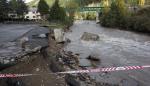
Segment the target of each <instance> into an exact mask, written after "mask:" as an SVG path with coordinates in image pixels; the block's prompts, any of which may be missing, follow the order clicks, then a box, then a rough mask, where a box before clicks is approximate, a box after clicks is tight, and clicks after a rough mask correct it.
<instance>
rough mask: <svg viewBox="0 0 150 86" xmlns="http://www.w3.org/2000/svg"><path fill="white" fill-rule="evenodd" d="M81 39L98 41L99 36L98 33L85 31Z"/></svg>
mask: <svg viewBox="0 0 150 86" xmlns="http://www.w3.org/2000/svg"><path fill="white" fill-rule="evenodd" d="M81 39H82V40H84V41H98V40H99V36H98V35H97V34H93V33H88V32H84V34H83V35H82V37H81Z"/></svg>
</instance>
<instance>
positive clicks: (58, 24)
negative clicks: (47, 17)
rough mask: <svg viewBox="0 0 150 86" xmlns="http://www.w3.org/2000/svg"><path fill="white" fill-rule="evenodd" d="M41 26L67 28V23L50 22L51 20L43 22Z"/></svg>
mask: <svg viewBox="0 0 150 86" xmlns="http://www.w3.org/2000/svg"><path fill="white" fill-rule="evenodd" d="M40 26H42V27H48V28H50V29H55V28H61V29H64V28H66V25H65V24H63V23H52V22H51V23H50V22H44V23H41V24H40Z"/></svg>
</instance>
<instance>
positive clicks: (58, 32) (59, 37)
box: [54, 29, 64, 43]
mask: <svg viewBox="0 0 150 86" xmlns="http://www.w3.org/2000/svg"><path fill="white" fill-rule="evenodd" d="M54 37H55V40H56V42H59V43H60V42H63V41H64V31H63V30H62V29H54Z"/></svg>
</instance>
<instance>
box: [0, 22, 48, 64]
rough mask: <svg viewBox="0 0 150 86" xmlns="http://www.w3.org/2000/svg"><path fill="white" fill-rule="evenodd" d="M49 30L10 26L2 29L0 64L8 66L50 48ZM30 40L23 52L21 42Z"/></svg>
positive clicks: (4, 26) (35, 26)
mask: <svg viewBox="0 0 150 86" xmlns="http://www.w3.org/2000/svg"><path fill="white" fill-rule="evenodd" d="M48 33H49V29H48V28H43V27H39V26H38V25H21V24H10V25H9V24H8V25H5V24H4V25H1V27H0V63H2V64H7V63H11V62H14V61H15V60H16V59H18V58H20V57H21V56H23V55H25V54H26V53H30V52H31V51H37V50H38V49H39V50H40V49H41V48H43V47H46V46H48V38H47V36H48V35H47V34H48ZM24 37H26V38H28V41H27V43H26V44H25V51H23V48H22V45H23V44H22V43H21V40H22V39H23V38H24Z"/></svg>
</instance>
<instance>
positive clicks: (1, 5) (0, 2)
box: [0, 0, 8, 22]
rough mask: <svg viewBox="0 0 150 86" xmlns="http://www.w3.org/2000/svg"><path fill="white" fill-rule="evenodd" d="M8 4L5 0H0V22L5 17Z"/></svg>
mask: <svg viewBox="0 0 150 86" xmlns="http://www.w3.org/2000/svg"><path fill="white" fill-rule="evenodd" d="M7 9H8V4H7V0H0V22H1V21H3V20H4V19H5V18H6V17H7V13H8V10H7Z"/></svg>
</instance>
